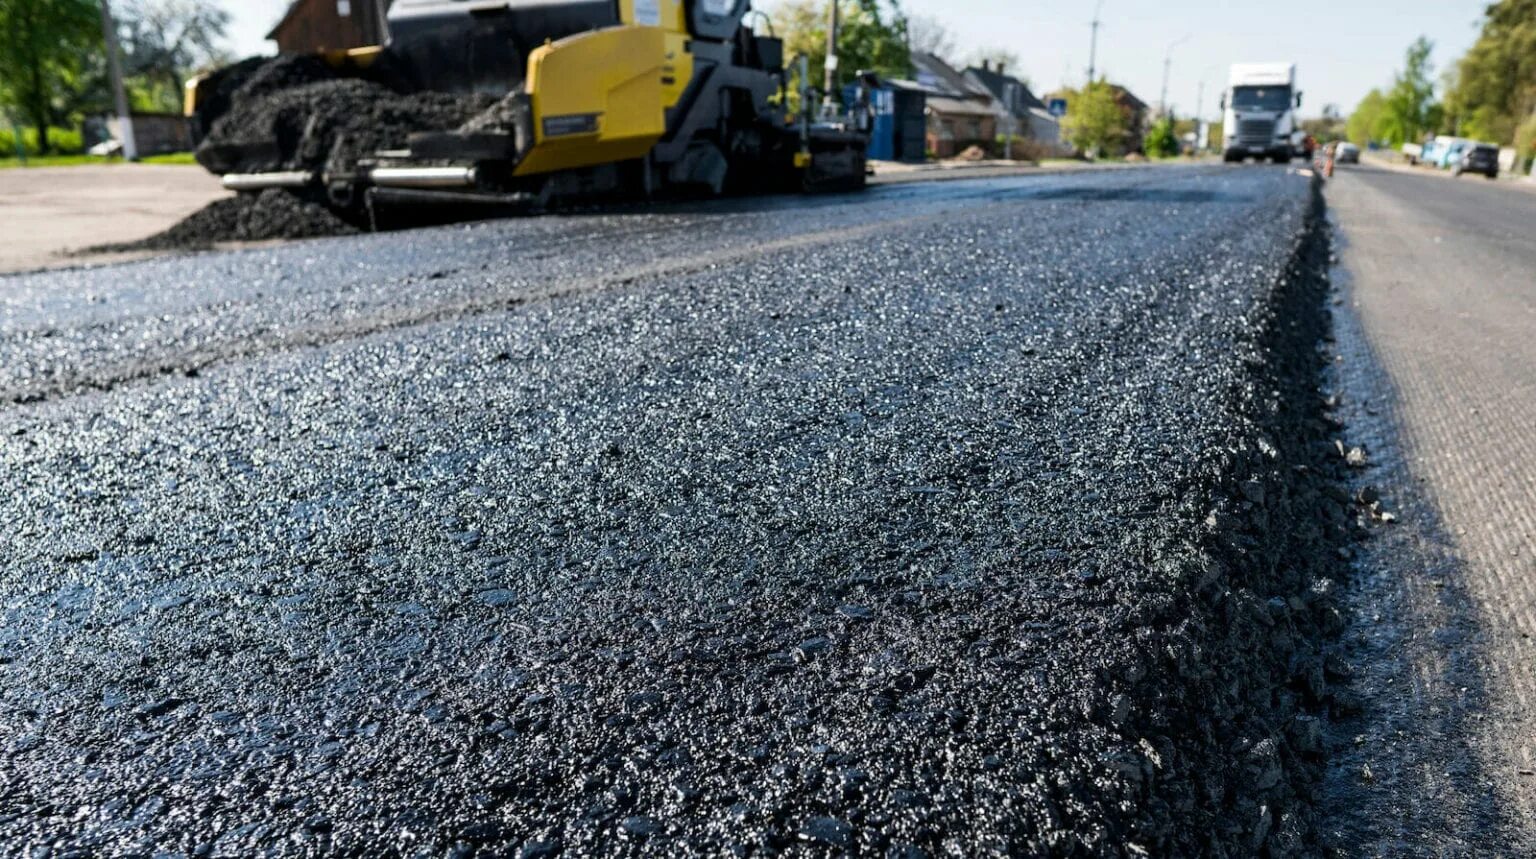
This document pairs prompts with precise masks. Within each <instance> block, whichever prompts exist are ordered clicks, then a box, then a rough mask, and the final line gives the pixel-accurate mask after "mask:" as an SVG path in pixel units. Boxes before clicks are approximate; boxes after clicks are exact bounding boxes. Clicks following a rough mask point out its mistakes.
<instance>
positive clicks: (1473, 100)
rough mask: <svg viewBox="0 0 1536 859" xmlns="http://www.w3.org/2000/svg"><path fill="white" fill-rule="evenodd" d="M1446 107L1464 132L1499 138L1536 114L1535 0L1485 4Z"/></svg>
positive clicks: (1503, 140) (1450, 119)
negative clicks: (1473, 39) (1476, 37)
mask: <svg viewBox="0 0 1536 859" xmlns="http://www.w3.org/2000/svg"><path fill="white" fill-rule="evenodd" d="M1446 108H1447V114H1448V122H1450V123H1453V124H1459V127H1460V131H1461V133H1462V134H1464V135H1466V136H1469V137H1478V138H1482V139H1484V140H1490V141H1497V142H1499V143H1508V142H1510V141H1511V140H1512V139H1513V138H1514V133H1515V129H1516V127H1517V126H1519V124H1520V123H1521V122H1523V121H1525V119H1526V118H1527V117H1529V116H1531V115H1532V114H1533V113H1536V0H1499V2H1496V3H1493V4H1492V5H1490V6H1488V7H1487V9H1486V11H1485V14H1484V17H1483V28H1482V32H1481V34H1480V35H1479V36H1478V39H1477V42H1476V43H1474V44H1473V46H1472V48H1471V49H1470V50H1468V51H1467V54H1466V56H1464V57H1462V58H1461V60H1460V61H1459V62H1458V63H1457V64H1456V67H1455V72H1454V83H1453V85H1452V86H1451V87H1450V88H1449V90H1448V91H1447V93H1446Z"/></svg>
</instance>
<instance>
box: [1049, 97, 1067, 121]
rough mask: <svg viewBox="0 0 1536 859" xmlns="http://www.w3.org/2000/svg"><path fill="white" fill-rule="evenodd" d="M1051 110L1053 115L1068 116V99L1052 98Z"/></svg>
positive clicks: (1058, 116)
mask: <svg viewBox="0 0 1536 859" xmlns="http://www.w3.org/2000/svg"><path fill="white" fill-rule="evenodd" d="M1050 110H1051V116H1054V117H1057V118H1058V119H1059V118H1061V117H1063V116H1066V115H1067V100H1066V99H1064V98H1053V99H1051V105H1050Z"/></svg>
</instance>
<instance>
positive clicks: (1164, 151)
mask: <svg viewBox="0 0 1536 859" xmlns="http://www.w3.org/2000/svg"><path fill="white" fill-rule="evenodd" d="M1142 147H1143V148H1145V149H1146V151H1147V155H1148V156H1150V157H1152V158H1172V157H1174V156H1175V155H1178V154H1179V138H1178V135H1176V134H1174V133H1173V120H1172V119H1171V118H1168V117H1164V118H1163V119H1160V120H1158V121H1157V122H1156V123H1155V124H1153V126H1152V128H1151V130H1150V131H1148V132H1147V137H1146V139H1145V140H1144V141H1142Z"/></svg>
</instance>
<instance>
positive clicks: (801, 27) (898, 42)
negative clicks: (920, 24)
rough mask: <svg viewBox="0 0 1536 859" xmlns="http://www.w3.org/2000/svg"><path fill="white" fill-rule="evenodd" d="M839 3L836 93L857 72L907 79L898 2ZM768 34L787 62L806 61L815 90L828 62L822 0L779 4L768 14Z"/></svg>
mask: <svg viewBox="0 0 1536 859" xmlns="http://www.w3.org/2000/svg"><path fill="white" fill-rule="evenodd" d="M838 2H839V3H840V6H839V14H840V16H841V18H842V21H841V24H840V27H839V33H838V42H837V54H838V66H837V80H838V83H839V88H841V85H842V84H846V83H849V82H851V81H852V80H853V79H854V75H856V74H858V73H859V72H861V71H869V72H876V73H878V74H881V75H885V76H887V77H907V76H908V75H910V74H911V72H912V61H911V52H910V51H909V49H908V47H907V19H906V16H905V15H904V14H902V10H901V4H900V2H899V0H884V2H882V0H838ZM773 30H774V32H775V33H777V34H778V35H779V37H780V38H782V39H783V40H784V56H785V59H786V60H788V59H792V58H794V57H796V56H798V55H800V54H804V55H805V56H806V57H808V58H809V59H810V66H811V77H812V79H813V80H812V83H814V84H817V85H819V84H820V83H821V81H822V69H823V68H825V63H826V59H827V4H826V3H825V2H823V0H791V2H788V3H784V4H783V5H781V6H779V7H778V8H776V9H775V10H774V12H773ZM834 95H836V96H839V97H840V96H841V95H842V93H840V92H839V93H834Z"/></svg>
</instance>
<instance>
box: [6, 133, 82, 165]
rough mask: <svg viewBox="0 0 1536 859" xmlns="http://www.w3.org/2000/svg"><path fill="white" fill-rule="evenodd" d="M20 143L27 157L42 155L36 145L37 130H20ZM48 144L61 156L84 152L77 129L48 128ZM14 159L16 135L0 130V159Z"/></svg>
mask: <svg viewBox="0 0 1536 859" xmlns="http://www.w3.org/2000/svg"><path fill="white" fill-rule="evenodd" d="M21 139H22V143H23V144H24V145H25V146H26V147H27V155H28V156H29V157H30V156H35V155H42V154H43V152H42V149H41V148H40V147H39V146H38V145H37V129H35V128H23V129H22V130H21ZM48 143H49V145H51V146H52V147H53V151H54V152H55V153H58V154H61V155H67V154H77V153H80V152H84V151H85V142H84V141H83V140H82V139H81V136H80V130H79V129H71V128H50V129H48ZM15 157H16V135H15V134H14V133H13V132H12V131H11V129H10V128H9V127H5V128H0V158H15Z"/></svg>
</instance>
